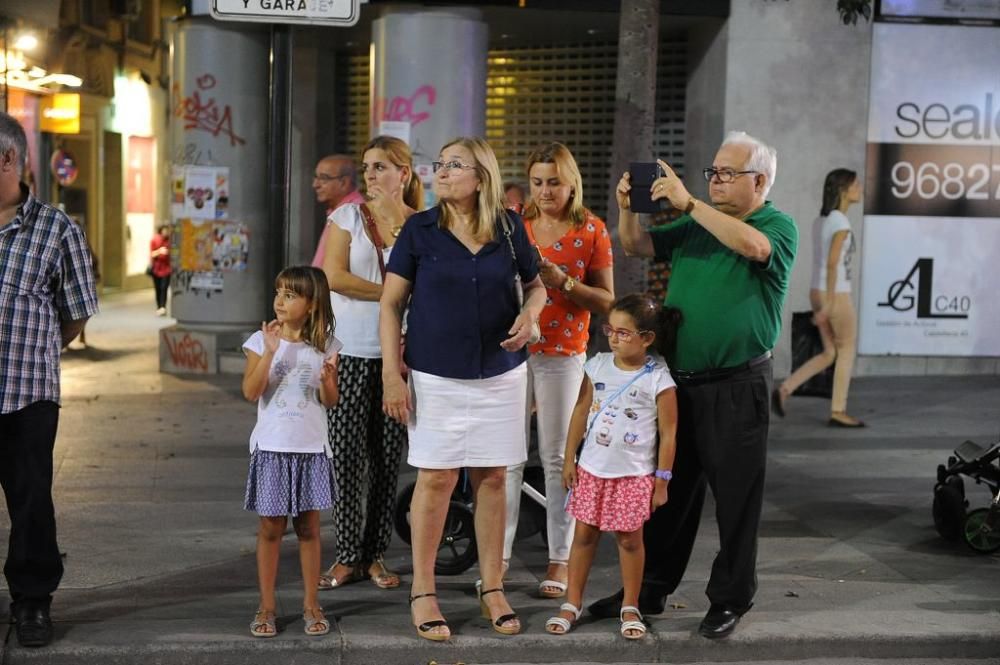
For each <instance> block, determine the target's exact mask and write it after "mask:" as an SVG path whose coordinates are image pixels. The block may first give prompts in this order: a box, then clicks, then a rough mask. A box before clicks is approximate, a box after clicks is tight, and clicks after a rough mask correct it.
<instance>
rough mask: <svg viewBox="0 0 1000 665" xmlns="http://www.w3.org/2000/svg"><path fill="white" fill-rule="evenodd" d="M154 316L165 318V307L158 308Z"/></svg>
mask: <svg viewBox="0 0 1000 665" xmlns="http://www.w3.org/2000/svg"><path fill="white" fill-rule="evenodd" d="M156 315H157V316H166V315H167V308H166V307H161V308H159V309H158V310H156Z"/></svg>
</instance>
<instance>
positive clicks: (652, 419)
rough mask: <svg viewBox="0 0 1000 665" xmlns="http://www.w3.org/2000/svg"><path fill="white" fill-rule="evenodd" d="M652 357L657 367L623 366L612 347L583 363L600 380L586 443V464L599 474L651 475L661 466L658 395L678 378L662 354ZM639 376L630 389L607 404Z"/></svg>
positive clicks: (596, 383) (583, 460) (583, 463)
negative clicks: (631, 368)
mask: <svg viewBox="0 0 1000 665" xmlns="http://www.w3.org/2000/svg"><path fill="white" fill-rule="evenodd" d="M649 360H652V362H653V369H652V371H648V372H645V373H644V374H643V372H644V371H645V370H644V369H637V370H634V371H625V370H622V369H618V368H617V367H616V366H615V363H614V354H612V353H598V354H597V355H596V356H594V357H593V358H591V359H590V360H588V361H587V363H586V364H585V365H584V366H583V369H584V371H585V372H586V373H587V377H588V378H590V382H591V383H592V384H594V401H593V403H592V404H591V406H590V412H589V413H588V414H587V423H588V424H589V423H590V422H591V421H592V420H594V417H595V415H596V416H597V419H596V420H595V421H594V422H593V425H592V426H591V427H590V431H589V432H588V433H587V440H586V441H585V442H584V444H583V451H582V452H581V454H580V466H582V467H583V468H584V469H586V470H587V471H588V472H589V473H591V474H593V475H595V476H598V477H599V478H622V477H625V476H648V475H650V474H651V473H653V471H655V470H656V455H657V445H656V444H657V434H658V430H657V426H656V397H657V395H659V394H660V393H661V392H663V391H664V390H668V389H670V388H673V387H674V386H675V384H674V380H673V378H671V376H670V371H669V370H668V369H667V364H666V363H665V362H664V361H663V359H662V358H660V357H658V356H651V357H650V358H647V361H649ZM640 374H641V376H639V375H640ZM636 376H639V378H638V379H636ZM633 379H636V380H635V382H634V383H632V384H631V385H630V386H628V388H626V389H625V391H624V392H622V393H621V394H620V395H618V396H617V397H615V398H614V400H613V401H611V402H610V403H609V404H605V401H606V400H608V399H610V398H611V397H614V395H615V393H617V392H618V391H619V389H621V387H622V386H624V385H626V384H628V383H629V382H630V381H632V380H633Z"/></svg>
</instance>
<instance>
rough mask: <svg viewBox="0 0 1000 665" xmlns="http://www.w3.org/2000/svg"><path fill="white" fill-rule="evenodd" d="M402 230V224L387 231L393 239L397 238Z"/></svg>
mask: <svg viewBox="0 0 1000 665" xmlns="http://www.w3.org/2000/svg"><path fill="white" fill-rule="evenodd" d="M402 230H403V225H402V224H397V225H396V226H394V227H392V228H391V229H389V233H390V234H391V235H392V237H393V238H398V237H399V232H400V231H402Z"/></svg>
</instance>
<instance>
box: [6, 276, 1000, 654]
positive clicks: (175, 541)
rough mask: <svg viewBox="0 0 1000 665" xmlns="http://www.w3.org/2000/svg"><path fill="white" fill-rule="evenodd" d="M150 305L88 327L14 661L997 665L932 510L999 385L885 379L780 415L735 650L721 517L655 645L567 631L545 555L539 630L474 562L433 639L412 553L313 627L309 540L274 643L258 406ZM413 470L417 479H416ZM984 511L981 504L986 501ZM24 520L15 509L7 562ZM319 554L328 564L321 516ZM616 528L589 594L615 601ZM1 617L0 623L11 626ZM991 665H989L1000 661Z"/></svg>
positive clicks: (973, 587) (997, 563)
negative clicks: (247, 495) (52, 529)
mask: <svg viewBox="0 0 1000 665" xmlns="http://www.w3.org/2000/svg"><path fill="white" fill-rule="evenodd" d="M152 303H153V297H152V294H151V292H145V291H143V292H136V293H126V294H118V295H115V296H109V297H107V298H105V299H104V302H103V303H102V307H103V311H102V313H101V314H100V315H98V316H96V317H95V318H94V319H93V320H92V321H91V322H90V324H89V325H88V328H87V337H88V341H89V342H90V344H91V347H90V348H88V349H85V350H71V351H69V352H67V353H66V354H64V356H63V388H64V399H63V409H62V413H61V422H60V428H59V437H58V441H57V444H56V451H55V465H56V466H55V468H56V476H55V489H54V492H55V500H56V510H57V513H58V523H59V541H60V546H61V548H62V550H63V551H64V552H65V553H66V559H65V562H66V574H65V577H64V578H63V583H62V586H61V587H60V589H59V591H58V593H57V594H56V597H55V601H54V603H53V607H52V613H53V617H54V619H55V621H56V628H55V634H56V639H55V641H54V642H53V643H52V645H51V646H49V647H47V648H43V649H24V648H21V647H19V646H18V645H17V642H16V639H15V637H14V634H13V629H12V628H11V629H10V630H9V634H8V635H7V639H6V642H5V644H4V645H3V647H2V648H0V649H2V656H0V662H2V663H4V664H5V665H15V664H18V663H57V664H61V663H74V664H87V663H101V664H102V665H114V664H117V663H144V664H145V665H154V664H165V665H167V664H170V665H172V664H174V663H230V662H231V663H274V662H283V663H327V664H329V663H352V664H353V663H428V662H429V661H431V660H435V661H437V662H439V663H455V662H459V661H461V662H465V663H509V662H525V663H559V662H567V661H574V662H577V661H580V662H582V661H585V662H622V661H627V662H667V661H669V662H726V661H732V662H735V661H755V660H758V661H759V660H798V659H804V658H894V659H902V658H940V659H949V658H955V659H958V658H965V659H986V658H994V659H995V658H996V657H997V656H998V654H1000V556H996V555H994V556H983V555H976V554H974V553H972V552H971V551H969V550H967V549H966V548H965V546H964V545H962V544H961V543H948V542H944V541H943V540H941V539H940V538H939V537H938V535H937V533H936V532H935V530H934V527H933V524H932V520H931V512H930V506H931V499H932V494H931V492H932V487H933V485H934V476H935V468H936V466H937V465H938V464H939V463H942V462H944V460H945V459H946V458H947V456H948V454H949V453H950V452H951V450H952V449H953V448H954V447H955V446H957V445H958V444H959V443H961V442H962V441H963V440H965V439H966V438H971V439H973V440H976V441H978V442H980V443H984V444H986V443H989V442H991V441H994V440H996V439H995V437H996V436H997V434H998V431H1000V411H998V408H997V407H998V404H1000V378H998V377H984V376H971V377H921V378H907V377H894V378H868V379H861V380H857V381H855V383H854V385H853V390H852V393H851V404H852V412H853V413H855V414H856V415H858V416H860V417H861V418H863V419H865V420H866V421H868V423H869V425H870V426H869V427H868V428H866V429H863V430H837V429H829V428H827V427H825V426H824V423H825V409H827V408H828V404H827V403H826V402H825V401H823V400H815V399H808V398H793V399H792V400H791V402H790V404H789V415H788V417H787V418H786V419H784V420H779V421H776V422H774V423H773V426H772V433H771V439H770V450H769V469H768V481H767V490H766V495H765V498H766V501H765V505H764V514H763V523H762V525H761V531H760V536H761V537H760V550H759V563H758V572H759V577H760V590H759V592H758V595H757V598H756V599H755V602H756V605H755V607H754V609H753V610H752V611H751V612H750V613H749V614H747V615H746V617H744V619H743V622H742V624H741V625H740V626H739V628H738V629H737V631H736V632H735V633H734V634H733V635H732V636H731V637H730V638H729V639H726V640H722V641H710V640H706V639H704V638H702V637H700V636H699V635H698V634H697V626H698V623H699V621H700V620H701V617H702V616H703V615H704V613H705V611H706V610H707V608H708V601H707V599H706V598H705V596H704V588H705V584H706V581H707V579H708V574H709V569H710V565H711V561H712V558H713V556H714V554H715V550H716V546H717V541H718V535H717V531H716V529H715V525H714V519H713V517H712V515H713V509H712V506H711V505H708V506H706V510H705V519H704V523H703V525H702V529H701V533H700V534H699V539H698V543H697V546H696V548H695V551H694V554H693V556H692V560H691V564H690V566H689V568H688V572H687V576H686V578H685V581H684V583H683V584H682V585H681V587H680V589H679V590H678V593H677V594H676V595H674V596H671V598H670V599H669V600H670V604H669V605H668V609H667V611H666V612H664V613H663V614H662V615H660V616H655V617H650V618H649V619H650V635H648V636H647V638H646V639H645V640H643V641H639V642H637V643H636V642H627V641H626V640H624V639H622V638H621V637H620V636H619V635H618V625H617V621H612V620H603V621H598V620H593V619H587V618H585V619H584V620H583V621H582V622H581V623H580V625H579V626H578V627H577V628H576V629H575V630H573V631H572V632H571V633H570V634H568V635H565V636H560V637H557V636H550V635H547V634H546V633H545V632H544V630H543V625H544V622H545V619H546V618H547V617H549V616H551V615H552V614H553V613H554V611H555V610H556V608H557V606H558V604H559V601H552V600H544V599H540V598H538V597H537V593H536V588H537V585H538V582H539V581H540V580H541V578H542V576H543V574H544V572H545V563H546V551H545V548H544V546H543V545H542V542H541V540H540V538H539V537H538V536H534V537H532V538H530V539H525V540H523V541H520V542H518V543H517V544H516V546H515V559H514V561H513V565H512V568H511V570H510V573H509V579H508V581H507V583H506V586H507V589H508V591H509V594H510V600H511V603H512V605H513V606H514V607H515V608H516V609H517V610H518V611H519V612H520V613H521V616H522V621H523V622H524V624H525V627H526V632H525V633H524V634H522V635H520V636H515V637H502V636H499V635H496V634H495V633H493V632H492V631H491V630H490V629H489V626H488V622H487V621H485V620H483V619H481V618H479V613H478V607H477V605H476V601H475V592H474V589H473V581H474V580H475V579H476V578H477V577H478V572H477V570H476V568H472V569H470V570H469V571H467V572H466V573H464V574H462V575H459V576H455V577H443V578H440V580H439V592H440V595H441V605H442V609H443V610H444V612H445V615H446V616H447V618H448V619H449V621H450V623H451V626H452V631H453V633H454V635H455V637H454V638H453V640H452V641H451V642H450V643H448V644H436V643H431V642H427V641H425V640H421V639H418V638H417V637H416V635H415V634H414V630H413V629H412V627H411V624H410V618H409V613H408V608H407V603H406V594H407V592H406V587H407V586H408V583H409V572H410V567H409V557H408V549H407V548H406V546H405V545H404V544H402V543H401V542H400V541H399V540H398V539H394V542H393V546H392V548H391V550H390V552H389V554H388V557H387V563H388V564H389V566H390V567H391V568H394V569H396V570H399V571H400V572H402V573H403V574H404V580H403V582H404V587H403V588H402V589H400V590H393V591H383V590H379V589H377V588H376V587H375V586H373V585H372V584H369V583H367V582H360V583H357V584H354V585H351V586H347V587H344V588H340V589H336V590H332V591H327V592H323V593H322V594H321V596H320V598H321V601H322V603H323V606H324V608H325V610H326V611H327V614H328V616H329V617H331V619H333V618H334V617H335V618H336V621H335V622H334V625H333V629H332V631H331V633H330V634H329V635H327V636H325V637H321V638H315V637H307V636H306V635H304V634H303V631H302V626H303V624H302V620H301V610H300V607H301V583H300V581H299V574H298V561H297V549H296V544H295V538H294V534H289V536H288V537H287V538H286V541H285V543H284V545H283V549H282V563H281V570H280V574H279V583H280V587H279V612H278V613H279V629H280V630H281V632H280V634H279V635H278V636H277V637H276V638H275V639H271V640H260V639H254V638H252V637H251V636H250V635H249V632H248V625H249V622H250V620H251V618H252V615H253V612H254V609H255V607H256V605H257V594H256V590H255V587H256V578H255V559H254V544H255V530H256V522H257V520H256V518H255V517H254V516H253V515H251V514H249V513H246V512H244V511H243V510H242V499H243V490H244V483H245V480H246V466H247V457H248V452H247V443H246V442H247V437H248V435H249V433H250V430H251V428H252V427H253V424H254V417H255V407H254V405H253V404H250V403H248V402H246V401H245V400H243V399H242V397H241V396H240V391H239V377H235V376H216V377H208V378H195V377H176V376H170V375H165V374H160V373H159V372H158V369H157V354H156V342H157V336H156V330H157V329H158V328H159V327H160V326H163V325H167V324H169V323H170V320H169V319H162V318H158V317H156V316H155V315H154V311H153V304H152ZM412 476H413V472H412V470H411V469H409V468H405V469H404V476H403V478H402V479H401V483H402V482H406V481H408V480H409V479H410V478H412ZM968 493H969V497H970V500H971V501H972V503H973V507H976V506H980V505H986V503H987V501H988V498H989V497H988V495H987V493H986V491H985V490H983V489H981V488H976V487H974V486H972V487H969V488H968ZM7 528H8V522H7V515H6V511H5V510H4V511H2V515H0V551H6V542H5V541H6V535H7ZM323 534H324V538H325V547H324V557H323V558H324V561H325V562H330V561H331V560H332V555H333V552H334V543H333V529H332V523H331V519H330V518H329V516H327V517H326V518H324V522H323ZM619 586H620V585H619V575H618V570H617V556H616V554H615V550H614V545H613V542H612V539H610V538H605V539H604V542H603V543H602V546H601V550H600V553H599V555H598V558H597V561H596V563H595V566H594V570H593V572H592V574H591V583H590V586H589V588H588V592H587V598H588V602H589V600H593V599H596V598H598V597H600V596H603V595H605V594H607V593H610V592H612V591H614V590H615V589H617V588H618V587H619ZM5 613H6V604H5V603H4V604H3V606H2V607H0V621H3V620H4V618H6V614H5ZM993 662H995V661H993Z"/></svg>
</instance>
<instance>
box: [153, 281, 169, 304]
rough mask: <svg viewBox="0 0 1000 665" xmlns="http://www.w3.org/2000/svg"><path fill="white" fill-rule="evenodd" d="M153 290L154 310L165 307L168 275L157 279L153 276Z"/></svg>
mask: <svg viewBox="0 0 1000 665" xmlns="http://www.w3.org/2000/svg"><path fill="white" fill-rule="evenodd" d="M153 288H154V289H156V308H157V309H159V308H161V307H166V306H167V289H168V288H170V275H166V276H164V277H157V276H156V275H153Z"/></svg>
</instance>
